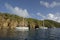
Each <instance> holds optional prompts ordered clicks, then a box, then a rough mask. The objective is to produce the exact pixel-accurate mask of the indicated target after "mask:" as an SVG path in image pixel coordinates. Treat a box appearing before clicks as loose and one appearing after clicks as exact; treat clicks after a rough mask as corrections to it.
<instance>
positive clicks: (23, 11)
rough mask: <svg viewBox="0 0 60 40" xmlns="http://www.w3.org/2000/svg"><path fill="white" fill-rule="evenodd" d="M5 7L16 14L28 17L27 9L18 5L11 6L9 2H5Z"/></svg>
mask: <svg viewBox="0 0 60 40" xmlns="http://www.w3.org/2000/svg"><path fill="white" fill-rule="evenodd" d="M5 6H6V8H7V9H8V10H10V11H11V12H12V13H13V14H16V15H18V16H21V17H29V13H28V11H27V9H22V8H19V7H17V6H16V7H12V6H11V5H9V4H7V3H6V4H5Z"/></svg>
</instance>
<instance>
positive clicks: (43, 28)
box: [40, 27, 48, 29]
mask: <svg viewBox="0 0 60 40" xmlns="http://www.w3.org/2000/svg"><path fill="white" fill-rule="evenodd" d="M40 29H48V27H40Z"/></svg>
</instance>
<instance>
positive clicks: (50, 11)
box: [0, 0, 60, 22]
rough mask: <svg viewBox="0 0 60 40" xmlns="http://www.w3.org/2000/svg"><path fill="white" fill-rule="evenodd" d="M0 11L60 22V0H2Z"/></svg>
mask: <svg viewBox="0 0 60 40" xmlns="http://www.w3.org/2000/svg"><path fill="white" fill-rule="evenodd" d="M0 12H8V13H11V14H16V15H18V16H21V17H25V18H28V17H31V18H35V19H38V20H41V19H50V20H54V21H57V22H60V0H0Z"/></svg>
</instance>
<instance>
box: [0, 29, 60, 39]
mask: <svg viewBox="0 0 60 40" xmlns="http://www.w3.org/2000/svg"><path fill="white" fill-rule="evenodd" d="M0 40H60V28H49V29H36V30H30V31H16V30H9V29H8V30H6V29H2V30H0Z"/></svg>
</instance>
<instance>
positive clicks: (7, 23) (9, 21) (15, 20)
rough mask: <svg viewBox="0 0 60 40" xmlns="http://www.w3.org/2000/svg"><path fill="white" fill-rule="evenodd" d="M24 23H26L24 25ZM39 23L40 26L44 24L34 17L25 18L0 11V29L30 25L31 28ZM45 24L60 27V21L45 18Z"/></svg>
mask: <svg viewBox="0 0 60 40" xmlns="http://www.w3.org/2000/svg"><path fill="white" fill-rule="evenodd" d="M23 24H24V25H23ZM36 25H38V26H39V27H40V26H42V25H43V22H42V20H37V19H32V18H24V22H23V18H22V17H19V16H17V15H12V14H8V13H0V29H3V28H6V29H8V28H9V29H14V28H15V27H21V26H28V27H30V28H35V26H36ZM44 25H45V26H46V27H60V23H57V22H55V21H52V20H44Z"/></svg>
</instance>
